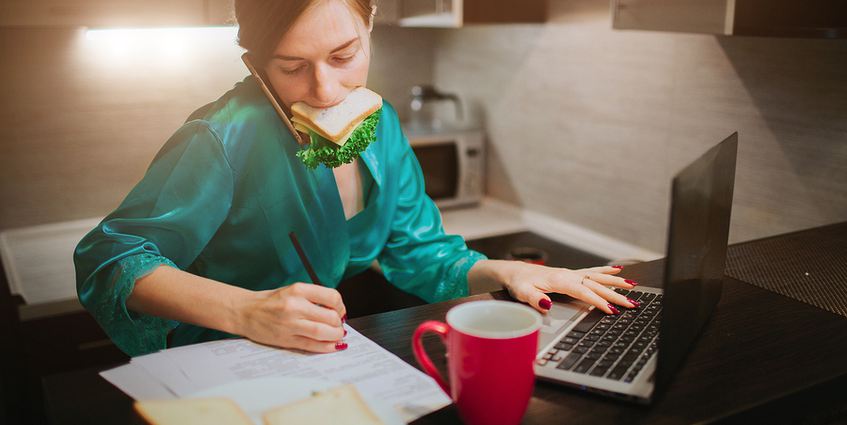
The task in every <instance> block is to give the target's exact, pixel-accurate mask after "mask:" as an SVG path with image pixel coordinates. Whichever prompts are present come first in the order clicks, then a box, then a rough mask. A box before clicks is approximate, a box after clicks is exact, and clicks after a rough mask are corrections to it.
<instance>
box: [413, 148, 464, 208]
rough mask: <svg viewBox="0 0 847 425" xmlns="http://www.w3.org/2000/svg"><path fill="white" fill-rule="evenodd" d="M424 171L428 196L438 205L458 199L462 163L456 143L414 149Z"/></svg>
mask: <svg viewBox="0 0 847 425" xmlns="http://www.w3.org/2000/svg"><path fill="white" fill-rule="evenodd" d="M413 150H414V152H415V156H416V157H417V158H418V162H419V163H420V165H421V170H423V175H424V184H425V185H426V194H427V195H429V197H430V198H432V199H433V200H434V201H435V203H436V204H438V205H439V206H442V205H441V204H442V203H443V202H444V201H449V200H453V199H456V197H457V195H458V190H459V174H460V170H459V167H460V161H459V155H458V153H457V152H456V144H455V143H438V144H428V145H423V146H415V147H414V148H413Z"/></svg>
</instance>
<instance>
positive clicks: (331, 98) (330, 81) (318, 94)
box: [312, 65, 344, 108]
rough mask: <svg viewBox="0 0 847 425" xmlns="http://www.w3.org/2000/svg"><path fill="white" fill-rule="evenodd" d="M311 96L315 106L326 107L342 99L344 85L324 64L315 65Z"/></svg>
mask: <svg viewBox="0 0 847 425" xmlns="http://www.w3.org/2000/svg"><path fill="white" fill-rule="evenodd" d="M312 97H313V99H314V102H315V103H316V104H315V105H312V106H314V107H316V108H327V107H330V106H333V105H335V104H337V103H339V102H341V101H342V100H344V86H343V85H342V84H341V81H339V79H338V77H337V76H336V75H334V73H333V72H332V70H331V69H329V67H327V66H325V65H318V66H316V67H315V74H314V81H313V85H312Z"/></svg>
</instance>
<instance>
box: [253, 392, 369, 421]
mask: <svg viewBox="0 0 847 425" xmlns="http://www.w3.org/2000/svg"><path fill="white" fill-rule="evenodd" d="M262 419H263V421H264V425H288V424H308V425H382V424H383V422H382V421H381V420H380V419H379V417H378V416H377V415H376V414H375V413H374V412H373V411H372V410H371V409H370V407H368V405H367V403H365V400H364V399H363V398H362V396H361V394H359V391H357V390H356V387H355V386H354V385H353V384H345V385H342V386H339V387H335V388H332V389H328V390H325V391H320V392H316V393H314V394H312V396H311V397H309V398H306V399H303V400H299V401H295V402H293V403H289V404H286V405H284V406H280V407H277V408H274V409H271V410H269V411H266V412H265V413H264V415H263V416H262Z"/></svg>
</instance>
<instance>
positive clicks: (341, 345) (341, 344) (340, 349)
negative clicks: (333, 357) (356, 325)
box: [335, 342, 347, 351]
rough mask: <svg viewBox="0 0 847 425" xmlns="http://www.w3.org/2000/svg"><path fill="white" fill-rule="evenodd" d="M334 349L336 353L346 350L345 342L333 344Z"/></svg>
mask: <svg viewBox="0 0 847 425" xmlns="http://www.w3.org/2000/svg"><path fill="white" fill-rule="evenodd" d="M335 349H336V350H338V351H342V350H346V349H347V343H346V342H339V343H337V344H335Z"/></svg>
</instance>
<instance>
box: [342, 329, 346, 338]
mask: <svg viewBox="0 0 847 425" xmlns="http://www.w3.org/2000/svg"><path fill="white" fill-rule="evenodd" d="M344 336H347V329H344ZM342 338H343V337H342Z"/></svg>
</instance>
